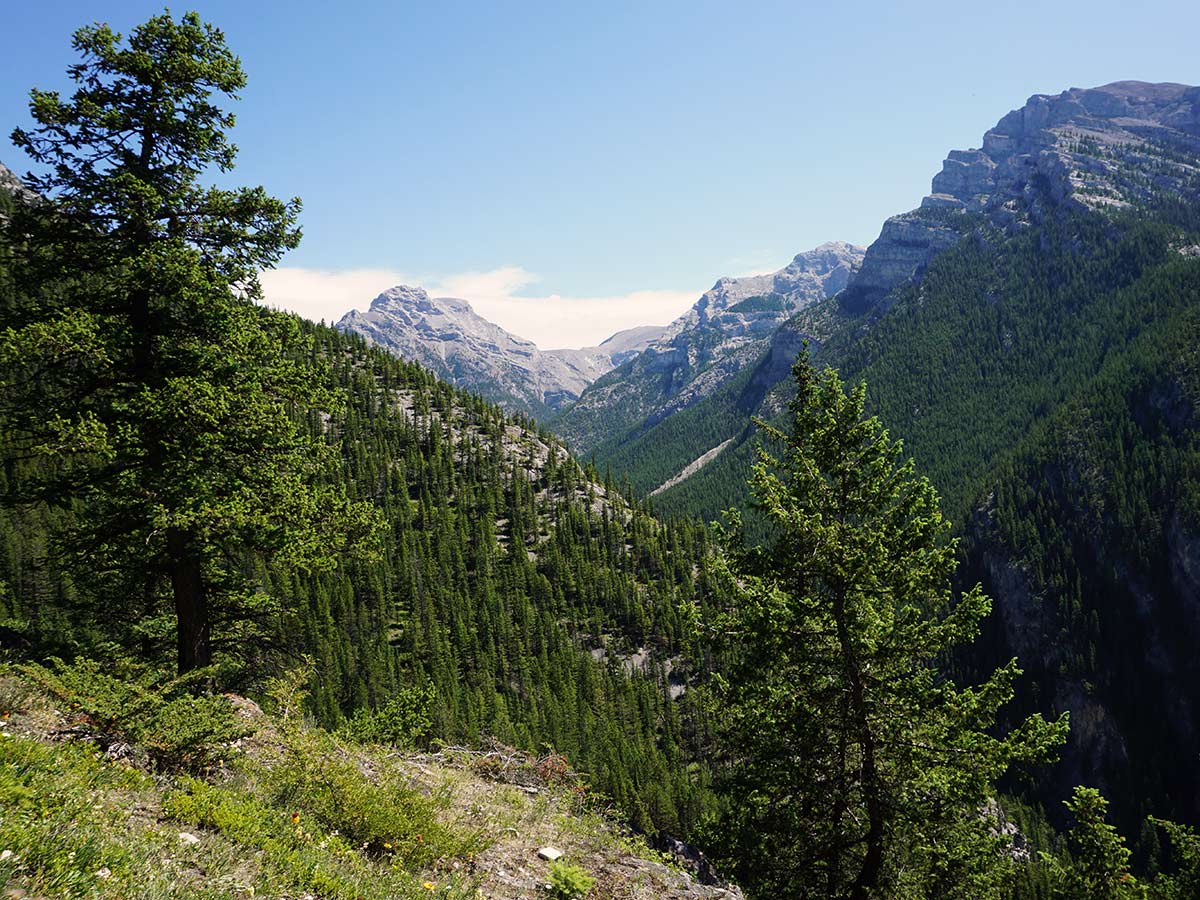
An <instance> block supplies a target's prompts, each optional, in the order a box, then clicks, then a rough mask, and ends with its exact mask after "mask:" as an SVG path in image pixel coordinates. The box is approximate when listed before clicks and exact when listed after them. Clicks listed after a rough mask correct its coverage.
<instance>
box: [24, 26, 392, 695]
mask: <svg viewBox="0 0 1200 900" xmlns="http://www.w3.org/2000/svg"><path fill="white" fill-rule="evenodd" d="M74 47H75V49H76V50H77V51H78V52H79V53H80V54H81V56H82V61H81V62H79V63H77V64H75V65H73V66H71V68H70V70H69V74H70V77H71V79H72V81H73V82H74V83H75V85H76V90H75V92H74V94H73V95H72V96H71V97H70V98H69V99H64V98H63V97H61V96H60V95H59V94H58V93H56V92H49V91H40V90H34V91H33V92H32V93H31V102H30V111H31V113H32V116H33V119H34V120H35V122H36V127H35V128H33V129H32V130H29V131H26V130H24V129H20V128H18V129H17V130H16V131H14V132H13V136H12V137H13V141H14V143H15V144H16V145H17V146H19V147H21V148H23V149H24V150H25V151H26V152H27V153H28V154H29V155H30V157H31V158H32V159H33V161H34V162H35V163H37V164H38V165H39V166H40V167H41V170H42V171H43V172H44V174H43V175H40V176H31V179H30V185H31V187H33V188H34V189H35V190H37V191H38V192H40V194H41V195H42V197H41V199H40V200H38V201H35V202H32V203H29V204H25V205H23V206H22V207H21V208H20V209H19V210H18V211H17V212H16V214H15V215H14V217H13V219H12V221H11V223H10V226H9V228H8V231H9V239H10V243H11V244H12V246H13V248H14V254H15V262H14V269H15V273H16V277H17V281H18V284H19V286H20V287H21V288H22V290H23V295H24V296H23V302H21V303H20V304H18V305H17V306H16V308H15V310H14V314H13V316H12V317H11V319H10V321H9V322H7V323H6V324H7V326H8V327H7V328H6V329H5V330H4V331H3V332H2V333H0V395H2V396H3V402H4V407H5V408H4V410H3V413H4V416H5V419H6V421H7V424H8V425H9V427H10V428H12V429H13V431H14V433H15V434H16V437H14V438H13V443H14V444H15V446H16V447H17V448H18V449H17V451H16V452H17V453H18V455H20V454H24V455H26V456H41V457H42V458H44V459H45V460H46V463H47V464H46V465H45V466H44V468H43V470H42V472H41V477H38V478H30V479H26V480H24V481H23V483H22V495H21V496H19V497H12V498H9V499H11V500H15V501H18V502H25V503H34V502H38V501H45V502H50V503H56V504H60V505H69V504H73V503H74V504H77V505H78V506H79V512H78V516H77V518H76V527H75V528H74V530H73V532H72V533H71V534H70V535H69V536H68V538H67V540H66V541H65V545H66V547H67V548H68V549H69V550H70V552H71V554H72V555H73V557H74V563H75V565H74V573H75V576H76V579H77V580H78V581H79V582H81V583H85V584H88V585H89V586H91V587H92V588H93V589H94V592H95V595H96V596H97V597H100V598H102V602H103V603H105V604H106V609H104V610H102V612H101V617H102V618H103V619H106V620H107V624H109V625H111V626H114V627H115V626H117V625H118V624H120V623H123V622H127V621H134V622H136V623H140V627H141V628H142V631H143V635H144V637H145V638H146V639H147V641H149V642H151V643H152V642H153V639H154V638H156V637H159V636H165V633H166V631H167V629H168V628H172V627H173V630H174V632H175V635H176V656H177V661H178V668H179V670H180V671H181V672H184V671H187V670H190V669H193V668H196V667H204V666H207V665H208V664H210V663H211V662H212V661H213V659H214V656H213V654H214V649H215V650H217V651H220V650H221V649H232V648H233V646H234V645H235V644H239V643H241V644H244V645H245V646H248V647H253V645H254V643H255V642H256V640H257V637H258V636H261V635H262V634H264V633H266V629H260V628H256V627H255V625H256V623H263V622H265V620H266V619H268V618H269V617H270V616H272V615H273V612H272V610H273V605H272V603H270V602H269V599H268V598H267V597H266V596H265V595H264V594H262V593H261V592H260V591H258V590H257V586H256V584H255V583H254V582H253V580H250V579H247V578H246V577H245V575H244V572H245V566H244V558H245V554H247V553H250V552H253V553H255V554H258V555H259V557H260V558H275V559H279V560H283V561H285V562H287V563H289V564H291V565H294V566H297V567H301V568H328V567H330V566H332V565H333V563H334V553H335V551H337V550H338V549H341V548H345V547H346V546H348V545H352V544H354V543H356V542H357V541H358V540H359V539H366V538H367V537H368V536H369V535H370V534H372V533H373V532H374V530H375V525H376V519H375V516H374V515H373V513H371V511H370V510H369V508H368V507H366V506H364V505H361V504H352V503H350V502H348V501H347V500H346V498H345V494H344V492H343V491H342V490H341V489H340V488H333V487H321V486H320V485H319V484H318V482H319V480H320V477H321V475H322V473H323V472H324V471H326V463H327V462H328V461H329V452H328V448H327V447H325V446H324V442H323V441H321V440H319V439H311V438H309V437H307V436H306V435H305V432H304V430H303V429H302V428H301V426H300V423H298V421H297V419H298V416H299V414H300V413H301V412H302V411H303V412H305V413H307V412H308V411H309V410H313V409H317V408H322V407H324V408H327V409H329V408H333V407H336V405H337V398H336V397H335V396H334V395H333V394H332V393H331V392H330V391H329V390H328V389H327V388H326V387H325V385H326V382H327V379H326V373H325V372H323V371H322V369H321V367H319V366H314V365H313V364H312V360H311V359H309V358H307V357H308V355H309V354H307V353H306V352H305V347H304V345H303V342H302V341H301V335H300V331H299V329H298V326H297V324H296V323H295V321H294V320H292V319H290V318H289V317H286V316H282V315H278V314H274V313H268V312H267V311H264V310H262V309H259V308H258V307H256V306H255V305H254V302H253V301H254V299H256V298H258V297H259V295H260V288H259V285H258V281H257V273H258V272H259V271H260V270H262V269H264V268H267V267H269V266H271V265H273V264H274V263H275V262H276V261H277V260H278V259H279V258H280V256H281V255H282V254H283V253H284V252H285V251H286V250H288V249H290V248H291V247H294V246H295V245H296V243H297V242H298V240H299V238H300V232H299V230H298V228H297V227H296V216H297V213H298V211H299V202H298V201H296V200H293V201H291V202H288V203H284V202H281V201H278V200H275V199H272V198H271V197H268V196H267V195H266V193H265V191H264V190H263V189H262V188H243V189H239V190H232V191H228V190H219V189H217V188H211V187H205V186H204V185H202V184H201V183H200V181H199V178H200V175H201V174H202V173H203V172H204V170H205V169H206V168H208V167H210V166H216V167H217V168H218V169H220V170H222V171H228V170H229V169H230V168H231V167H232V165H233V160H234V156H235V153H236V148H235V147H234V146H233V145H232V144H231V143H230V142H229V141H228V138H227V135H226V132H227V130H228V129H229V128H230V127H231V126H232V125H233V116H232V115H230V114H228V113H226V112H225V111H223V110H222V109H221V108H220V107H219V106H218V105H217V104H216V103H214V100H213V95H214V94H218V95H220V94H224V95H229V96H236V92H237V91H238V90H239V89H240V88H242V86H243V85H244V84H245V75H244V74H243V72H242V68H241V65H240V63H239V61H238V59H237V57H235V56H234V55H233V54H232V53H231V52H230V50H229V49H228V47H227V46H226V44H225V39H224V36H223V35H222V33H221V32H220V31H219V30H218V29H216V28H214V27H212V26H211V25H207V24H204V23H202V22H201V21H200V19H199V17H198V16H197V15H196V14H194V13H189V14H187V15H185V16H183V17H182V19H180V20H179V21H176V20H174V19H173V18H172V17H171V16H170V15H169V14H164V15H160V16H155V17H153V18H151V19H150V20H148V21H147V22H146V23H144V24H142V25H140V26H138V27H137V28H135V29H134V30H133V32H132V33H131V34H130V35H129V39H128V41H124V40H123V39H122V36H121V35H120V34H118V33H116V32H114V31H112V30H111V29H110V28H108V27H107V26H105V25H95V26H90V27H85V28H81V29H80V30H79V31H77V32H76V33H75V36H74ZM168 598H169V602H170V607H171V609H172V610H173V616H171V615H170V614H168V615H167V616H165V617H164V616H163V614H162V612H161V606H162V602H163V601H164V600H167V599H168ZM172 619H173V621H170V620H172Z"/></svg>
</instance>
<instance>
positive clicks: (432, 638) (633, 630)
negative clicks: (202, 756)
mask: <svg viewBox="0 0 1200 900" xmlns="http://www.w3.org/2000/svg"><path fill="white" fill-rule="evenodd" d="M12 302H15V301H14V298H13V297H12V295H11V292H9V293H8V295H7V296H6V298H5V305H7V304H8V303H12ZM307 338H308V340H309V341H310V342H311V349H310V351H309V353H311V354H312V355H313V356H314V358H319V359H321V360H325V361H328V362H330V363H332V373H333V378H334V385H335V386H336V387H337V388H338V389H341V390H345V391H346V392H347V394H348V397H349V404H348V406H347V408H346V411H345V414H344V415H343V416H341V417H338V418H333V419H330V418H329V417H328V416H327V415H318V414H316V413H313V414H312V416H311V420H310V422H309V426H310V428H311V429H313V431H314V433H320V434H324V435H325V437H326V438H327V440H328V441H329V442H330V443H331V444H332V445H333V446H335V447H336V448H337V449H338V451H339V453H340V457H341V460H342V463H341V466H340V469H339V471H338V472H337V473H336V475H335V476H334V477H336V478H337V479H339V480H343V481H345V483H347V484H349V485H350V486H351V492H352V494H353V495H354V496H355V497H357V498H360V499H367V500H370V501H371V502H372V503H373V504H374V505H375V506H376V507H377V508H378V509H380V510H381V511H382V512H383V515H384V517H385V518H386V520H387V523H388V526H389V531H388V538H387V540H386V547H385V549H384V552H383V554H382V557H381V558H380V559H378V560H375V561H369V560H358V561H356V562H351V563H348V564H347V565H346V566H345V567H344V568H343V569H342V570H340V571H339V572H338V573H336V574H334V573H327V574H314V575H304V574H301V573H298V572H296V571H292V570H289V569H287V568H284V567H278V566H276V567H263V566H262V565H260V564H258V563H256V562H255V560H254V559H253V558H246V559H245V560H244V561H243V563H242V565H243V567H244V569H245V570H246V571H247V572H248V573H249V574H251V575H252V576H253V578H254V580H255V581H256V583H258V584H259V585H260V588H261V590H262V592H263V593H264V594H266V595H270V596H272V597H274V598H276V600H277V601H278V602H277V604H276V605H275V606H273V607H272V608H271V611H270V613H269V615H267V616H266V617H265V618H264V619H263V620H262V621H261V622H260V623H259V626H260V627H259V630H258V632H257V634H255V635H254V636H253V638H251V639H247V638H246V637H245V636H242V637H241V638H239V637H238V635H239V632H238V631H236V630H235V623H232V622H225V623H221V622H218V623H217V624H216V633H215V634H214V637H215V639H216V643H217V645H218V647H220V648H223V652H221V653H219V655H218V658H219V660H221V661H222V664H223V665H225V666H227V667H232V668H233V669H234V670H235V671H237V672H240V673H241V675H240V676H237V675H232V674H231V675H230V676H229V677H230V678H232V681H231V682H230V683H234V684H236V683H242V684H244V685H248V684H252V683H254V681H255V679H256V678H257V679H261V678H262V677H264V676H266V675H269V674H270V673H271V672H275V671H279V670H281V669H284V668H287V667H289V666H294V665H297V664H299V662H300V661H301V659H302V658H303V657H304V656H308V657H311V659H312V662H313V673H312V678H311V682H310V684H309V690H310V693H311V698H312V701H311V704H312V710H313V712H314V714H315V715H316V716H317V717H318V720H319V721H321V722H324V723H326V724H330V725H333V724H337V723H338V722H339V721H341V720H342V719H343V717H344V716H348V715H350V714H351V713H353V712H354V711H355V710H358V709H364V708H386V707H388V704H389V703H390V702H391V703H393V704H394V703H395V702H396V698H401V701H400V702H401V704H402V706H404V707H405V708H406V709H407V708H409V707H422V706H423V704H426V703H427V704H429V706H428V714H429V716H430V719H429V728H428V729H427V732H426V734H425V739H428V740H433V739H437V740H441V741H446V742H449V743H462V744H470V745H478V744H479V743H480V742H481V741H482V740H483V739H484V738H485V737H489V738H495V739H498V740H500V741H504V742H507V743H509V744H512V745H514V746H517V747H520V748H525V749H528V750H533V751H540V750H541V749H542V748H543V747H544V746H547V745H549V746H553V747H554V748H557V749H558V750H560V751H561V752H563V753H565V754H567V756H568V758H569V759H570V760H571V763H572V764H573V765H574V766H575V767H576V768H578V769H579V770H580V771H581V772H584V773H587V777H588V779H589V781H590V782H591V784H592V785H593V786H594V788H595V789H596V790H598V791H600V792H602V793H604V794H607V795H609V796H611V797H612V798H613V799H614V800H615V801H616V802H617V803H618V804H619V805H620V807H621V808H622V809H623V810H625V811H626V813H627V814H628V816H629V817H630V819H631V821H633V822H635V823H638V824H639V825H640V826H641V827H643V828H647V829H654V828H662V829H665V830H667V831H670V832H673V833H678V834H686V833H687V832H688V831H689V830H690V829H691V827H692V826H693V825H694V823H695V822H696V820H697V818H698V817H699V816H700V814H701V813H702V812H703V811H704V810H705V809H706V807H707V805H708V804H709V803H710V795H709V792H708V789H707V784H706V775H705V770H704V767H703V765H702V764H695V763H692V762H691V760H693V759H694V758H695V756H694V753H693V752H692V748H694V747H695V746H696V745H697V742H698V741H701V740H702V739H703V735H704V733H705V731H706V728H707V726H706V724H705V722H704V718H703V715H702V713H701V712H700V711H699V710H698V709H697V708H696V707H695V706H694V704H693V702H692V700H691V698H690V697H689V696H688V694H687V693H686V692H685V691H684V689H683V686H684V684H685V682H686V679H687V672H686V671H684V670H683V665H684V664H683V663H682V661H681V660H680V659H679V655H680V653H681V650H682V649H683V641H684V635H683V631H682V628H681V624H680V619H679V616H680V609H681V603H684V602H687V601H692V600H694V601H695V602H697V603H701V604H704V603H706V602H707V600H706V598H707V597H708V595H709V592H710V590H711V588H710V586H709V585H708V584H707V583H706V581H705V579H704V575H703V574H697V569H696V564H697V562H698V561H701V560H703V558H704V557H705V555H706V554H707V552H708V550H707V539H706V537H705V534H704V532H703V531H702V530H701V529H699V528H696V527H693V526H691V525H689V524H687V523H682V522H681V523H674V524H671V525H663V524H661V523H659V522H658V521H657V520H655V519H653V518H652V517H651V516H650V515H649V514H648V513H647V512H646V511H645V509H643V508H642V507H640V506H639V505H637V504H630V503H629V502H627V501H626V500H624V499H622V497H621V496H620V495H618V494H617V493H616V492H615V491H614V489H613V486H612V485H611V484H604V483H602V480H601V479H599V478H598V476H597V475H596V473H595V472H594V471H584V469H582V468H581V467H580V466H579V465H578V464H577V463H576V462H575V461H574V459H572V458H571V457H569V456H568V454H567V452H566V450H565V448H564V447H563V446H562V444H561V443H560V442H559V441H558V440H557V439H555V438H553V437H551V436H550V435H548V434H547V433H545V432H544V431H539V430H538V429H537V428H536V427H535V426H534V425H533V423H532V422H530V421H528V420H517V419H513V418H510V417H509V416H507V415H506V414H504V413H503V412H502V411H501V410H499V409H498V408H497V407H495V406H493V405H491V404H489V403H486V402H485V401H483V400H481V399H480V398H478V397H474V396H470V395H468V394H465V393H461V392H459V391H457V390H455V389H454V388H452V387H450V386H448V385H446V384H445V383H443V382H440V381H438V380H437V379H436V378H435V377H434V376H433V375H432V374H431V373H430V372H428V371H427V370H426V369H423V368H421V367H420V366H417V365H415V364H411V363H405V362H402V361H400V360H398V359H396V358H395V357H393V356H391V355H389V354H388V353H386V352H385V351H383V350H381V349H377V348H371V347H368V346H367V345H366V344H365V342H364V341H363V340H362V339H361V338H358V337H355V336H347V335H344V334H342V333H341V332H338V331H335V330H333V329H330V328H324V327H319V326H311V327H307ZM5 455H6V457H7V467H6V469H5V471H4V472H3V474H2V475H0V489H2V490H3V491H4V493H5V495H7V496H11V495H13V494H16V493H18V492H19V491H20V489H21V485H22V478H23V474H24V473H25V471H26V469H25V466H26V465H28V464H26V463H22V462H20V461H19V460H14V459H12V457H11V455H10V454H7V453H6V454H5ZM69 519H70V514H69V513H66V512H54V511H48V510H47V509H46V508H45V507H33V508H30V507H24V508H5V509H4V510H3V511H0V547H3V553H2V555H0V585H4V588H3V590H2V592H0V616H2V621H0V637H2V641H3V644H4V646H5V647H8V648H10V649H11V648H14V647H21V648H24V651H25V652H26V653H28V654H34V655H39V656H40V655H45V654H46V653H54V654H57V655H60V656H63V657H67V658H69V657H72V656H74V655H75V654H77V653H89V652H91V653H97V652H101V651H102V650H103V648H105V647H109V648H112V647H123V648H126V649H127V651H129V652H132V653H134V654H135V655H137V656H138V657H139V658H141V659H142V660H143V661H147V662H149V661H151V660H153V659H162V660H166V659H169V658H170V652H171V643H170V633H169V631H167V630H165V626H162V625H161V623H157V624H156V623H155V622H149V623H147V622H146V621H144V620H141V619H138V618H136V617H129V618H125V617H123V616H122V615H120V614H118V613H116V612H115V611H113V610H110V609H106V608H104V607H103V606H97V603H96V598H94V597H91V596H89V595H88V594H87V593H86V592H85V591H84V590H82V589H79V588H77V587H75V586H73V584H72V582H71V580H70V579H69V578H68V577H66V576H65V575H64V573H63V572H62V571H61V570H60V569H59V568H58V566H57V565H56V558H57V556H58V547H57V545H56V540H58V539H59V538H60V537H61V535H62V534H63V533H64V528H65V527H66V525H68V524H69ZM425 686H427V687H425ZM406 704H407V705H406ZM405 705H406V706H405ZM418 718H419V716H418Z"/></svg>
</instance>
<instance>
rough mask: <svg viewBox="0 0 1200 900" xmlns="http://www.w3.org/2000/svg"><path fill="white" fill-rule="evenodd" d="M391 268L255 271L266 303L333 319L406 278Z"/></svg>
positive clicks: (310, 316) (364, 305)
mask: <svg viewBox="0 0 1200 900" xmlns="http://www.w3.org/2000/svg"><path fill="white" fill-rule="evenodd" d="M406 280H407V279H406V278H405V276H404V275H403V274H402V273H400V272H396V271H394V270H392V269H347V270H345V271H342V272H333V271H329V270H326V269H301V268H294V267H293V268H287V267H285V268H281V269H269V270H268V271H266V272H263V273H261V274H260V275H259V281H261V282H262V287H263V297H264V299H265V301H266V304H267V306H274V307H275V308H276V309H286V310H287V311H288V312H294V313H298V314H300V315H302V316H304V318H306V319H312V320H313V321H314V322H319V321H320V320H321V319H324V320H325V321H326V322H330V323H332V322H336V321H337V320H338V319H340V318H341V317H342V316H344V315H345V314H346V313H348V312H350V310H352V309H364V310H365V309H366V308H367V307H368V306H370V305H371V301H372V300H374V299H375V298H376V297H378V296H379V295H380V294H382V293H383V292H384V291H386V290H387V289H388V288H390V287H394V286H395V285H397V284H404V283H405V282H406Z"/></svg>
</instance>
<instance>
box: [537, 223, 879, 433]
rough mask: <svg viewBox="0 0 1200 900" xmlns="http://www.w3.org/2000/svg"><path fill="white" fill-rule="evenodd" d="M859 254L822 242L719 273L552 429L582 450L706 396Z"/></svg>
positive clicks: (840, 280) (844, 275)
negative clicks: (765, 268)
mask: <svg viewBox="0 0 1200 900" xmlns="http://www.w3.org/2000/svg"><path fill="white" fill-rule="evenodd" d="M863 253H864V250H863V249H862V248H861V247H855V246H854V245H852V244H846V243H840V242H837V243H828V244H822V245H821V246H820V247H817V248H816V249H815V250H810V251H808V252H807V253H800V254H798V255H797V256H796V257H795V258H794V259H793V260H792V261H791V263H789V264H788V265H787V266H785V267H784V268H782V269H780V270H779V271H778V272H772V273H770V274H767V275H752V276H749V277H745V278H721V279H719V280H718V281H717V283H716V284H714V285H713V286H712V288H711V289H710V290H708V291H706V292H705V293H704V294H703V295H702V296H701V297H700V299H699V300H697V301H696V303H695V304H694V305H693V306H692V308H691V309H690V310H688V311H687V312H686V313H684V314H683V315H682V316H680V317H679V318H678V319H676V320H675V321H674V322H672V323H671V324H670V325H668V326H667V328H666V330H665V331H664V332H662V334H661V335H660V336H659V337H658V338H657V339H656V340H654V341H652V342H651V343H650V344H649V345H648V346H647V347H646V348H645V349H644V350H643V351H642V352H641V353H640V354H638V355H637V356H635V357H633V358H632V359H630V360H629V361H627V362H626V363H625V364H624V365H621V366H619V367H618V368H616V369H615V370H614V371H612V372H610V373H609V374H608V375H606V376H605V377H603V378H601V379H600V380H599V381H597V382H596V383H595V384H593V385H592V386H591V387H589V388H588V389H587V390H586V391H584V392H583V394H582V395H581V396H580V398H579V400H578V402H576V404H575V405H574V406H573V407H571V408H570V409H568V410H566V411H565V412H564V413H563V415H562V416H561V417H560V418H559V420H558V421H557V422H556V423H555V430H556V431H557V432H558V433H559V434H561V435H563V436H564V437H566V438H567V439H568V440H569V441H570V442H571V443H572V445H573V446H574V447H575V448H576V449H577V450H580V451H583V452H586V451H587V450H589V449H591V448H592V447H594V446H596V445H597V444H599V443H600V442H602V441H604V440H605V439H607V438H608V437H611V436H612V435H613V434H614V433H616V432H619V431H621V430H628V429H629V428H633V427H637V425H638V423H642V424H644V425H646V426H649V425H652V424H654V423H656V422H659V421H662V420H663V419H665V418H666V417H667V416H670V415H672V414H674V413H676V412H678V411H680V410H682V409H686V408H687V407H689V406H691V405H693V404H694V403H696V402H698V401H699V400H702V399H703V398H704V397H707V396H709V395H710V394H711V393H712V392H713V391H714V390H716V389H717V388H719V387H720V386H721V385H723V384H725V383H726V382H727V381H728V380H729V379H730V378H733V377H734V376H735V375H736V374H737V373H738V372H740V371H741V370H742V369H743V368H745V367H746V366H747V365H750V364H751V363H753V362H754V361H755V360H756V359H757V358H758V357H759V356H760V355H761V354H762V352H763V351H764V350H765V348H766V346H767V343H768V342H769V341H770V339H771V336H772V335H773V334H774V333H775V332H776V330H777V329H778V328H779V327H780V325H782V324H783V323H784V322H785V321H787V320H788V319H789V318H790V317H791V316H793V315H794V314H795V313H797V312H799V311H800V310H803V309H806V308H807V307H809V306H811V305H812V304H814V303H816V302H817V301H819V300H822V299H824V298H826V297H830V296H832V295H833V294H836V293H837V292H838V291H840V290H841V289H842V288H844V287H845V286H846V284H847V283H848V282H849V281H850V278H851V276H852V275H853V274H854V273H855V272H856V271H857V270H858V267H859V265H860V264H861V262H862V258H863Z"/></svg>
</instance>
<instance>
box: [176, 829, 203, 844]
mask: <svg viewBox="0 0 1200 900" xmlns="http://www.w3.org/2000/svg"><path fill="white" fill-rule="evenodd" d="M179 842H180V843H181V844H188V845H191V844H198V843H200V838H198V837H196V836H195V835H194V834H192V833H191V832H190V831H181V832H179Z"/></svg>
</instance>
